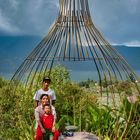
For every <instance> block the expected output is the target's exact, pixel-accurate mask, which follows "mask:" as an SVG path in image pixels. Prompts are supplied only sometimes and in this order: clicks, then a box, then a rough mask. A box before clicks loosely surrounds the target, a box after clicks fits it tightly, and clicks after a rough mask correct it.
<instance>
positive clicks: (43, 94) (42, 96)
mask: <svg viewBox="0 0 140 140" xmlns="http://www.w3.org/2000/svg"><path fill="white" fill-rule="evenodd" d="M44 96H47V97H49V95H48V94H42V95H41V97H40V100H42V98H43V97H44Z"/></svg>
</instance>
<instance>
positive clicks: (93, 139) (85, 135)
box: [60, 132, 99, 140]
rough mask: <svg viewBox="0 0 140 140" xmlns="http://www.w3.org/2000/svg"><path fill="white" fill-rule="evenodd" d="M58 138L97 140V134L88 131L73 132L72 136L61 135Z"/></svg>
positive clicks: (65, 139) (61, 139)
mask: <svg viewBox="0 0 140 140" xmlns="http://www.w3.org/2000/svg"><path fill="white" fill-rule="evenodd" d="M60 140H99V138H98V137H97V136H95V135H94V134H92V133H88V132H75V133H74V136H72V137H63V138H62V137H61V138H60Z"/></svg>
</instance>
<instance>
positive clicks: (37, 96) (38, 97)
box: [34, 88, 56, 104]
mask: <svg viewBox="0 0 140 140" xmlns="http://www.w3.org/2000/svg"><path fill="white" fill-rule="evenodd" d="M42 94H47V95H48V96H49V97H50V103H51V104H52V100H56V95H55V92H54V91H53V90H51V89H50V88H49V90H48V91H44V90H43V89H39V90H38V91H37V92H36V93H35V95H34V100H36V101H40V97H41V95H42Z"/></svg>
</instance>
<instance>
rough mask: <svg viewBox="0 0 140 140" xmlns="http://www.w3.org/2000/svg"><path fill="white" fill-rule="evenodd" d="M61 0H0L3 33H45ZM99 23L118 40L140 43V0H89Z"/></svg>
mask: <svg viewBox="0 0 140 140" xmlns="http://www.w3.org/2000/svg"><path fill="white" fill-rule="evenodd" d="M58 2H59V0H0V36H21V35H35V36H44V35H46V34H47V32H48V30H49V29H50V27H51V25H52V24H53V22H54V21H55V19H56V17H57V15H58V5H59V4H58ZM89 5H90V10H91V16H92V19H93V22H94V24H95V25H96V27H97V28H98V29H99V30H100V31H101V32H102V33H103V35H104V36H105V37H106V38H107V40H108V41H109V42H111V43H114V44H126V45H130V46H131V45H136V46H140V8H139V6H140V0H89Z"/></svg>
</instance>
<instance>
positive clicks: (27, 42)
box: [0, 36, 140, 78]
mask: <svg viewBox="0 0 140 140" xmlns="http://www.w3.org/2000/svg"><path fill="white" fill-rule="evenodd" d="M41 40H42V37H40V36H0V75H1V76H4V77H6V78H11V76H12V75H13V74H14V72H15V71H16V69H17V68H18V67H19V66H20V64H21V63H22V62H23V61H24V59H25V58H26V57H27V56H28V55H29V54H30V52H31V51H32V50H33V49H34V48H35V47H36V46H37V45H38V43H39V42H40V41H41ZM114 48H115V49H116V50H117V51H118V52H119V53H120V54H121V55H122V56H123V57H124V58H125V59H126V60H127V62H128V63H129V64H130V65H131V66H132V67H133V68H134V70H138V71H139V70H140V47H127V46H123V45H115V46H114ZM76 63H77V62H76ZM89 63H90V62H88V69H87V66H86V65H87V62H86V64H84V63H83V62H82V63H77V64H76V65H75V66H74V68H73V70H75V71H78V70H81V68H83V70H90V67H91V65H89ZM71 65H72V63H70V64H68V65H67V66H68V68H69V66H71ZM92 68H93V67H92Z"/></svg>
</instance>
